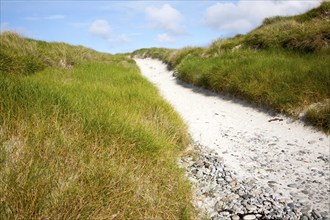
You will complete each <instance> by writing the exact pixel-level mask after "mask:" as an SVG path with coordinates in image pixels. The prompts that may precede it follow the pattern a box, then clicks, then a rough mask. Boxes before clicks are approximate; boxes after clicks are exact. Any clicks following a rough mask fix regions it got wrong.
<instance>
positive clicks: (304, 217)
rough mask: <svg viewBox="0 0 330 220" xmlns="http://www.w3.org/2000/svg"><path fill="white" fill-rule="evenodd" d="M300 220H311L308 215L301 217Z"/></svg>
mask: <svg viewBox="0 0 330 220" xmlns="http://www.w3.org/2000/svg"><path fill="white" fill-rule="evenodd" d="M300 220H309V218H308V217H307V216H306V215H303V216H301V217H300Z"/></svg>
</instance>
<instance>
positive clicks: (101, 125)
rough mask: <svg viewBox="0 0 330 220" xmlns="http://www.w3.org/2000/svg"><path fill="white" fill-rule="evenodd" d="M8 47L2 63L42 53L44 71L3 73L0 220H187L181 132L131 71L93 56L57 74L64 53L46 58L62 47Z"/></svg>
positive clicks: (122, 61)
mask: <svg viewBox="0 0 330 220" xmlns="http://www.w3.org/2000/svg"><path fill="white" fill-rule="evenodd" d="M6 37H7V36H6ZM13 37H17V36H16V35H13ZM2 39H4V38H2ZM6 40H8V38H6ZM14 40H15V41H14V42H11V41H10V40H9V41H8V42H7V43H6V47H7V48H6V53H8V54H9V55H8V57H15V56H17V57H20V59H21V60H23V61H24V59H25V56H30V54H31V51H35V50H40V51H44V52H43V53H39V54H38V53H35V54H34V55H35V57H36V58H35V59H37V60H38V61H40V62H41V64H42V65H41V67H40V69H34V71H31V72H29V71H30V70H29V69H27V68H25V66H24V65H25V64H22V66H21V67H22V68H20V69H19V71H17V70H16V69H13V68H14V67H12V66H2V67H1V71H0V82H1V83H0V152H1V154H0V196H1V199H0V216H1V219H190V218H192V212H191V210H192V208H191V205H190V200H191V197H190V188H189V184H188V183H187V182H186V181H185V180H184V178H183V175H182V171H181V170H180V169H179V168H178V167H177V155H179V154H180V152H181V150H182V149H183V148H184V147H185V146H186V145H187V143H188V142H189V138H188V135H187V132H186V128H185V126H184V124H183V122H182V121H181V119H180V118H179V116H178V115H177V114H176V113H175V112H174V110H173V109H172V108H171V107H170V106H169V105H168V104H167V103H165V101H164V100H163V99H162V98H160V96H159V94H158V91H157V90H156V89H155V88H154V87H153V86H152V85H151V84H150V83H149V82H148V81H147V80H146V79H144V78H143V77H142V76H141V75H140V73H139V69H138V68H137V66H136V65H135V63H134V61H133V60H131V59H128V58H124V57H123V56H119V57H118V56H115V55H105V54H98V53H96V52H91V54H90V55H88V56H91V57H88V58H80V57H78V55H72V60H73V61H74V62H75V63H74V64H73V66H72V67H70V68H63V67H61V66H59V65H57V64H56V63H57V61H58V59H59V58H63V53H61V52H59V51H57V49H55V51H45V50H46V48H48V49H50V48H53V49H54V48H57V46H59V45H57V44H55V45H48V44H47V43H44V42H42V46H40V45H39V43H40V42H38V41H36V42H34V41H33V40H27V39H23V38H22V39H15V38H14ZM25 41H30V43H31V44H30V46H29V47H26V48H25V46H24V45H21V46H22V51H23V52H22V54H20V53H18V52H17V51H15V50H16V49H15V48H14V47H15V46H19V42H25ZM10 43H12V45H10ZM4 44H5V43H4V42H2V45H4ZM66 46H68V45H60V47H66ZM11 47H13V48H12V50H13V51H12V52H11V51H10V48H11ZM40 47H41V48H40ZM42 47H44V49H43V48H42ZM63 49H64V48H63ZM81 49H82V48H74V47H71V46H69V48H66V50H68V51H71V50H73V51H76V50H81ZM83 50H84V51H85V49H83ZM62 52H63V51H62ZM87 52H88V50H87ZM45 54H47V55H46V56H47V59H45ZM68 54H70V53H69V52H68V53H67V55H68ZM48 58H49V60H50V61H54V64H52V62H49V63H47V62H45V60H48ZM67 58H68V57H67ZM49 60H48V61H49ZM1 62H2V65H3V64H6V65H16V64H17V63H16V62H19V61H17V60H14V61H12V62H9V61H3V60H2V58H1ZM18 64H20V63H18ZM33 65H36V66H38V65H39V64H36V63H33Z"/></svg>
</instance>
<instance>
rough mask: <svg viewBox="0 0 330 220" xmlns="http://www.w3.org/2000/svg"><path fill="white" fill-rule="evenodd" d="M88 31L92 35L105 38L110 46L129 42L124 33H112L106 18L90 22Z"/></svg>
mask: <svg viewBox="0 0 330 220" xmlns="http://www.w3.org/2000/svg"><path fill="white" fill-rule="evenodd" d="M89 32H90V33H91V34H92V35H94V36H97V37H100V38H102V39H103V40H106V41H107V43H109V45H110V46H111V47H115V46H118V45H123V44H127V43H129V42H130V39H129V37H128V36H127V35H126V34H120V35H114V34H113V33H112V29H111V26H110V24H109V22H108V21H106V20H96V21H94V22H92V23H91V25H90V27H89Z"/></svg>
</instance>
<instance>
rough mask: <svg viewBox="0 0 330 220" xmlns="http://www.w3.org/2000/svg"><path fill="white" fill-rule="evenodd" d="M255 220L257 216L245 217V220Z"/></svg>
mask: <svg viewBox="0 0 330 220" xmlns="http://www.w3.org/2000/svg"><path fill="white" fill-rule="evenodd" d="M253 219H256V216H255V215H246V216H244V217H243V220H253Z"/></svg>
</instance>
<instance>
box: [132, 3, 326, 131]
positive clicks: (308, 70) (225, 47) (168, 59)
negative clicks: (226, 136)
mask: <svg viewBox="0 0 330 220" xmlns="http://www.w3.org/2000/svg"><path fill="white" fill-rule="evenodd" d="M329 14H330V3H329V2H324V3H322V5H321V6H320V7H318V8H316V9H313V10H311V11H309V12H307V13H305V14H302V15H297V16H292V17H274V18H268V19H265V21H264V22H263V24H262V25H261V26H260V27H258V28H256V29H255V30H253V31H251V32H250V33H248V34H246V35H237V36H235V37H234V38H230V39H220V40H217V41H214V42H213V43H212V44H211V45H210V46H208V47H206V48H199V47H187V48H183V49H179V50H176V49H165V48H151V49H140V50H137V51H135V52H134V53H133V55H136V56H142V57H153V58H157V59H161V60H163V61H164V62H165V63H167V64H168V65H169V66H170V67H171V68H173V69H175V71H176V73H177V76H178V78H180V79H182V80H184V81H186V82H189V83H191V84H193V85H196V86H202V87H204V88H207V89H210V90H213V91H216V92H220V93H230V94H232V95H235V96H237V97H240V98H243V99H246V100H248V101H250V102H251V103H254V104H256V105H258V106H263V107H267V108H272V109H274V110H276V111H278V112H281V113H285V114H288V115H291V116H293V117H298V116H299V114H300V113H301V112H302V111H304V110H306V109H308V110H307V113H306V115H305V120H306V121H307V122H308V123H311V124H313V125H315V126H316V127H318V128H321V129H323V130H324V131H325V132H328V133H329V132H330V111H329V109H330V102H329V99H330V70H329V66H330V58H329V57H330V48H329V43H330V32H329V30H330V23H329V19H330V18H329ZM315 103H319V104H318V105H315ZM311 106H317V108H311Z"/></svg>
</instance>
